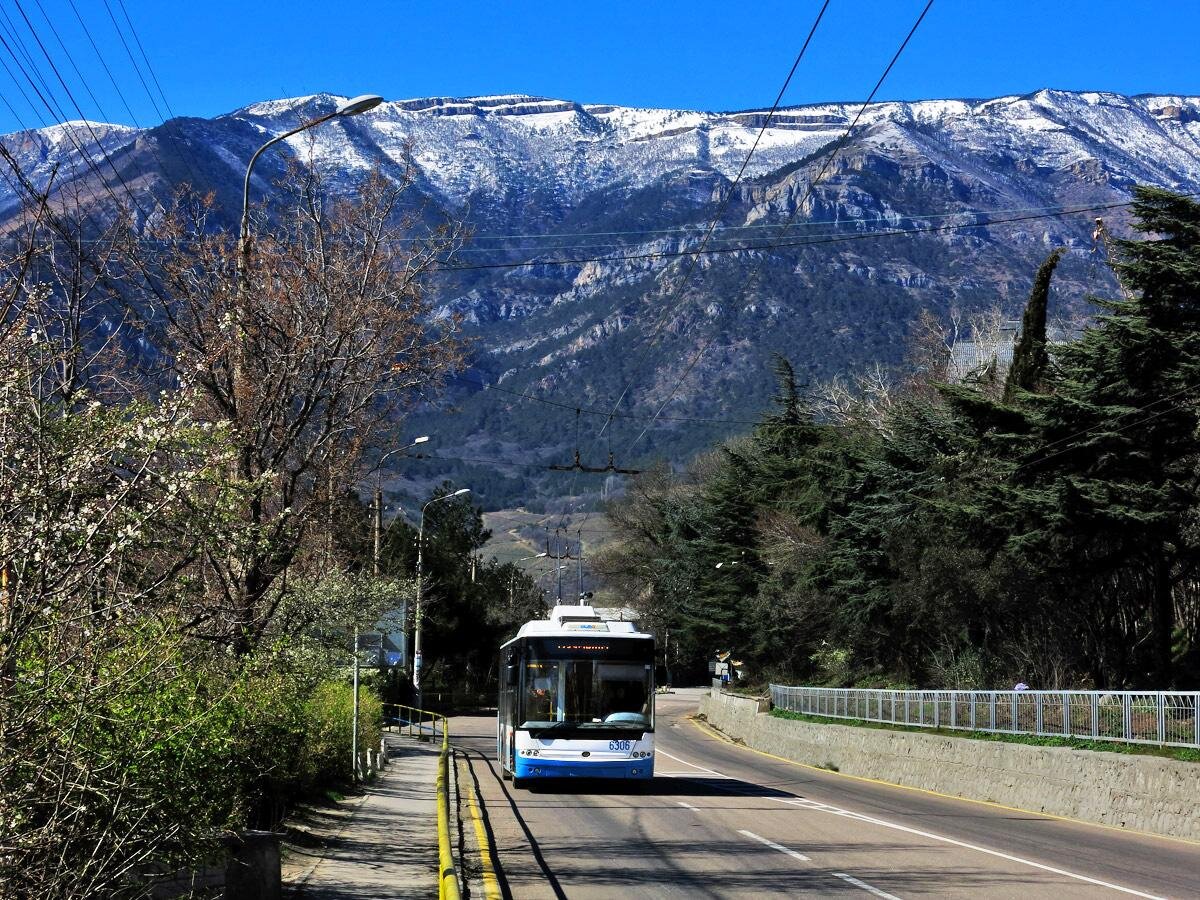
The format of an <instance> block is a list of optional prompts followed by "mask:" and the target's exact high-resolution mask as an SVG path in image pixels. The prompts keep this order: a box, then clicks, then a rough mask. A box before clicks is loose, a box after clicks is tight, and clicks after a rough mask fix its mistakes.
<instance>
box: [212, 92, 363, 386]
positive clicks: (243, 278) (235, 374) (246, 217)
mask: <svg viewBox="0 0 1200 900" xmlns="http://www.w3.org/2000/svg"><path fill="white" fill-rule="evenodd" d="M382 102H383V98H382V97H380V96H377V95H375V94H361V95H359V96H358V97H354V98H352V99H350V100H344V101H342V102H341V103H339V104H338V106H337V108H336V109H335V110H334V111H333V112H331V113H326V114H325V115H323V116H317V117H316V118H315V119H309V120H308V121H307V122H304V123H302V124H301V125H299V126H297V127H296V128H293V129H292V130H291V131H285V132H284V133H283V134H280V135H277V136H276V137H273V138H271V139H270V140H269V141H267V142H266V143H265V144H263V145H262V146H261V147H259V148H258V149H257V150H255V151H254V155H253V156H251V157H250V162H249V164H248V165H247V166H246V179H245V181H244V182H243V184H242V220H241V225H240V226H239V228H238V248H237V294H236V298H235V302H236V309H235V310H234V315H235V316H236V319H237V321H236V322H235V323H234V324H235V326H236V327H237V329H238V333H239V339H238V341H237V345H236V348H235V351H234V360H233V371H232V372H231V373H230V380H231V381H232V388H233V390H232V393H233V397H234V402H235V404H236V402H237V397H238V395H239V392H240V390H241V385H242V381H243V374H242V373H243V369H244V367H245V359H244V357H245V353H246V346H245V340H244V335H243V332H242V329H244V328H245V323H246V312H245V311H246V296H247V294H249V292H250V284H249V279H250V173H251V172H253V171H254V164H255V163H256V162H258V158H259V157H260V156H262V155H263V152H264V151H266V150H267V148H269V147H272V146H274V145H275V144H278V143H279V142H280V141H282V140H286V139H287V138H290V137H291V136H292V135H294V134H299V133H300V132H301V131H307V130H308V129H309V128H315V127H316V126H317V125H320V124H322V123H323V122H328V121H329V120H330V119H337V118H343V117H349V116H357V115H358V114H360V113H365V112H366V111H367V110H369V109H374V108H375V107H376V106H378V105H379V104H380V103H382Z"/></svg>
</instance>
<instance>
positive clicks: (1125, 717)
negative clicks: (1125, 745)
mask: <svg viewBox="0 0 1200 900" xmlns="http://www.w3.org/2000/svg"><path fill="white" fill-rule="evenodd" d="M1121 736H1122V737H1123V738H1124V739H1125V740H1127V741H1128V740H1130V739H1131V738H1132V737H1133V702H1132V698H1131V697H1130V696H1129V692H1128V691H1122V692H1121Z"/></svg>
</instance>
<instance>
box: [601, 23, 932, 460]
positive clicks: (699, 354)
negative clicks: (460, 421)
mask: <svg viewBox="0 0 1200 900" xmlns="http://www.w3.org/2000/svg"><path fill="white" fill-rule="evenodd" d="M932 6H933V0H927V2H926V3H925V8H924V9H922V10H921V14H920V15H919V16H917V21H916V22H914V23H913V26H912V28H911V29H909V32H908V34H907V35H905V37H904V40H903V41H901V43H900V47H899V48H898V49H897V50H896V53H895V54H894V55H893V56H892V59H891V61H890V62H889V63H888V64H887V68H885V69H884V70H883V74H882V75H880V76H879V80H878V81H876V82H875V87H874V88H872V89H871V93H870V95H869V96H868V97H867V99H866V101H864V103H863V105H862V106H861V107H860V108H859V110H858V115H856V116H855V117H854V120H853V121H852V122H851V123H850V125H849V126H847V128H846V132H845V134H844V135H843V142H844V141H845V140H848V139H849V137H850V134H851V133H852V132H853V130H854V126H855V125H857V124H858V121H859V119H860V118H861V117H862V114H863V113H864V112H865V111H866V109H867V106H868V105H869V104H870V103H871V101H872V100H874V99H875V95H876V94H877V93H878V92H879V89H880V88H881V87H882V86H883V82H884V81H885V80H886V79H887V77H888V74H889V73H890V72H891V71H892V69H893V67H895V65H896V62H897V61H898V60H899V59H900V55H901V54H902V53H903V52H904V48H905V47H907V46H908V42H909V41H911V40H912V37H913V35H914V34H916V33H917V29H918V28H920V27H921V23H922V22H923V21H924V20H925V16H926V14H927V13H928V12H929V10H930V8H931V7H932ZM840 150H841V146H838V147H835V148H834V150H833V152H831V153H830V154H829V155H828V156H827V157H826V158H825V164H824V165H823V166H821V168H820V170H819V171H818V172H817V176H816V178H814V179H813V180H812V181H810V182H809V183H808V188H807V190H806V191H805V193H804V197H803V198H802V199H801V201H800V202H799V203H797V204H796V208H795V210H793V211H792V215H791V217H790V218H789V219H788V221H787V222H786V223H785V224H784V230H785V231H786V230H787V226H788V225H790V224H791V222H792V219H794V218H795V217H796V216H797V215H798V214H799V212H800V210H801V209H803V208H804V204H805V203H806V202H807V201H808V198H809V197H810V196H812V192H813V190H814V189H815V188H816V186H817V184H818V183H819V182H820V180H821V179H822V178H823V177H824V175H825V173H826V171H828V169H829V167H830V165H832V164H833V159H834V157H835V156H836V155H837V153H838V151H840ZM761 268H762V266H761V264H760V265H759V266H758V268H756V270H755V275H756V276H757V274H758V272H759V271H761ZM716 336H717V333H716V331H715V330H714V331H713V333H712V335H711V336H709V338H708V339H707V340H705V341H704V343H702V344H701V345H700V347H699V348H698V349H697V350H696V352H695V353H694V354H693V355H692V358H691V359H690V360H688V364H687V365H686V366H685V367H684V369H683V371H682V372H681V373H680V374H679V377H678V378H677V379H675V384H674V385H672V386H671V390H670V392H669V393H668V394H667V397H666V399H665V400H663V402H662V403H661V404H659V407H658V409H657V410H656V411H655V413H654V418H653V419H651V420H650V422H649V423H648V424H647V425H646V426H645V427H643V428H642V430H641V431H640V432H638V435H637V437H635V438H634V439H633V440H632V441H631V442H630V443H629V446H628V447H627V448H626V450H625V452H626V453H629V452H630V451H632V450H633V448H634V447H635V446H636V445H637V443H638V441H640V440H641V439H642V438H643V437H644V436H645V434H646V433H647V432H648V431H649V430H650V426H651V425H653V424H654V421H655V420H656V419H657V418H658V417H659V416H660V415H661V414H662V411H663V410H664V409H666V408H667V404H669V403H670V402H671V401H672V400H673V399H675V394H676V393H677V392H678V391H679V388H680V387H681V386H682V385H683V382H684V381H685V380H686V379H687V377H688V375H690V374H691V372H692V370H693V369H694V368H695V367H696V365H697V364H698V363H699V362H700V360H701V359H703V358H704V354H705V353H706V352H707V351H708V348H709V347H710V346H711V345H712V342H713V341H714V340H716Z"/></svg>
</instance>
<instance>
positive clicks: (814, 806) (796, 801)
mask: <svg viewBox="0 0 1200 900" xmlns="http://www.w3.org/2000/svg"><path fill="white" fill-rule="evenodd" d="M655 752H657V753H664V752H665V751H663V750H657V751H655ZM667 755H670V754H667ZM671 759H674V760H677V761H678V762H681V763H683V764H684V765H687V766H691V767H692V768H694V769H700V770H701V771H704V772H708V773H710V774H712V775H715V776H717V777H719V778H731V777H732V776H729V775H723V774H722V773H720V772H716V771H714V770H712V769H705V768H704V767H703V766H697V765H696V764H695V763H690V762H688V761H687V760H686V759H681V758H680V757H678V756H671ZM785 762H786V760H785ZM800 765H803V763H801V764H800ZM765 799H768V800H774V801H775V802H777V803H786V804H788V805H789V806H795V807H799V808H801V809H809V810H812V811H813V812H826V813H830V814H832V815H837V816H842V817H843V818H847V819H857V820H858V821H860V822H867V823H870V824H872V825H879V826H880V827H882V828H891V829H893V830H895V831H903V832H905V833H907V834H915V835H917V836H918V837H924V838H928V839H929V840H932V841H940V842H942V843H943V844H951V845H953V846H955V847H962V848H963V849H964V850H975V851H976V852H978V853H985V854H987V855H988V856H994V857H996V858H998V859H1004V860H1008V861H1009V862H1014V863H1018V864H1019V865H1024V866H1030V867H1032V868H1034V869H1040V870H1041V871H1043V872H1051V873H1053V874H1055V875H1062V876H1063V877H1064V878H1073V879H1075V880H1076V881H1083V882H1086V883H1087V884H1094V885H1096V886H1098V887H1105V888H1109V889H1110V890H1114V891H1118V892H1120V893H1122V894H1130V895H1132V896H1134V897H1145V898H1146V900H1166V898H1165V897H1160V896H1158V895H1157V894H1147V893H1144V892H1142V891H1139V890H1136V889H1134V888H1130V887H1125V886H1123V885H1120V884H1113V883H1112V882H1111V881H1102V880H1100V879H1099V878H1092V877H1091V876H1090V875H1081V874H1079V873H1078V872H1070V871H1068V870H1066V869H1059V868H1055V867H1054V866H1048V865H1046V864H1045V863H1040V862H1035V861H1034V860H1032V859H1025V858H1024V857H1021V856H1014V855H1012V854H1011V853H1003V852H1001V851H1000V850H990V849H988V848H987V847H981V846H979V845H978V844H969V843H967V842H966V841H959V840H956V839H954V838H949V837H945V836H944V835H940V834H934V833H933V832H931V831H922V830H920V829H919V828H910V827H909V826H907V825H901V824H899V823H898V822H889V821H887V820H886V819H878V818H875V817H874V816H868V815H864V814H863V813H857V812H853V811H851V810H848V809H842V808H840V807H837V806H830V805H829V804H827V803H818V802H817V801H815V800H809V799H807V798H805V797H798V796H796V795H794V794H793V795H792V796H791V797H767V798H765ZM760 840H762V839H761V838H760Z"/></svg>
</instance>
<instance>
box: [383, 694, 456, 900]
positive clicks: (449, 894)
mask: <svg viewBox="0 0 1200 900" xmlns="http://www.w3.org/2000/svg"><path fill="white" fill-rule="evenodd" d="M388 709H395V710H396V711H397V720H396V722H395V725H396V727H397V728H398V729H399V730H401V731H402V730H403V729H404V728H405V727H407V728H408V733H409V734H410V735H411V734H412V733H413V727H414V725H415V727H416V732H417V737H418V739H422V740H423V739H424V738H425V720H426V719H428V720H429V729H430V733H431V736H432V737H433V738H435V739H436V738H437V732H438V721H439V720H441V726H442V750H441V753H440V755H439V757H438V774H437V817H438V822H437V832H438V897H439V898H440V900H460V898H461V894H460V892H459V887H458V870H457V869H455V868H454V857H453V855H452V854H451V853H450V774H449V770H450V728H449V727H448V725H447V723H446V717H445V716H443V715H441V714H440V713H435V712H430V711H429V710H425V709H417V708H415V707H412V706H392V705H391V704H389V705H388ZM400 713H403V716H401V715H400ZM414 719H415V720H416V721H415V722H414V721H413V720H414Z"/></svg>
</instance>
